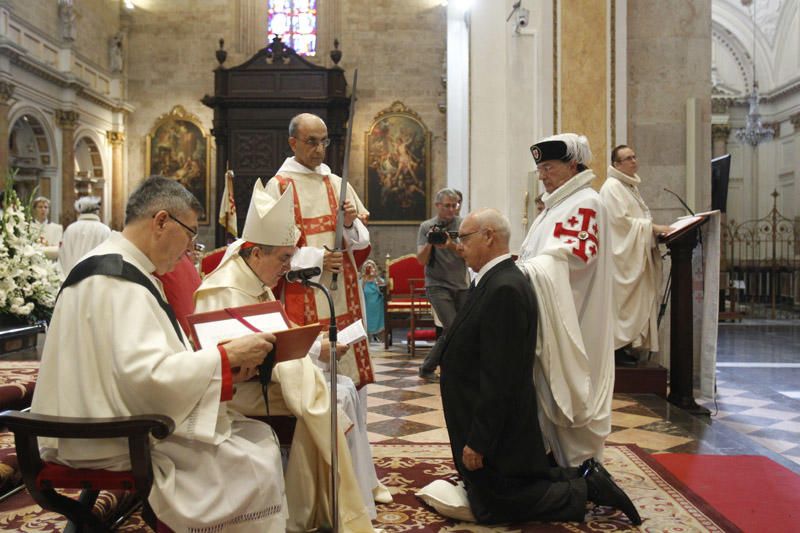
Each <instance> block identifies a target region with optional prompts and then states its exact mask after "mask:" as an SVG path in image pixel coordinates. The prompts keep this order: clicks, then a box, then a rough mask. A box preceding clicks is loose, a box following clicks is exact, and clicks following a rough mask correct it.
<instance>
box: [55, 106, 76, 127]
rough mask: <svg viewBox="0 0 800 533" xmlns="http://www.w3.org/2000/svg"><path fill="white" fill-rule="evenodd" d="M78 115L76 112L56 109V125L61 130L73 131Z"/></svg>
mask: <svg viewBox="0 0 800 533" xmlns="http://www.w3.org/2000/svg"><path fill="white" fill-rule="evenodd" d="M79 118H80V114H79V113H78V112H77V111H71V110H65V109H56V125H57V126H58V127H59V128H61V129H72V130H74V129H75V126H77V125H78V119H79Z"/></svg>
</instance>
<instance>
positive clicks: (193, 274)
mask: <svg viewBox="0 0 800 533" xmlns="http://www.w3.org/2000/svg"><path fill="white" fill-rule="evenodd" d="M156 277H157V278H158V279H160V280H161V283H162V284H163V285H164V294H165V295H166V297H167V302H169V305H170V306H171V307H172V310H173V311H175V316H176V317H177V318H178V323H180V325H181V328H183V332H184V333H186V336H187V337H188V336H189V331H190V329H189V322H187V320H186V317H187V316H189V315H191V314H192V313H194V291H196V290H197V287H199V286H200V283H202V282H203V280H202V279H200V274H199V273H198V272H197V268H196V267H195V266H194V262H193V261H192V259H191V257H189V255H188V254H185V255H184V256H183V257H182V258H181V260H180V261H178V262H177V263H176V264H175V268H174V269H172V272H167V273H166V274H160V275H159V274H156Z"/></svg>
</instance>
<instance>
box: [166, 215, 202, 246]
mask: <svg viewBox="0 0 800 533" xmlns="http://www.w3.org/2000/svg"><path fill="white" fill-rule="evenodd" d="M167 216H168V217H169V218H171V219H172V220H174V221H175V222H177V223H178V224H180V225H181V226H182V227H183V229H185V230H186V231H188V232H189V235H190V236H191V237H192V244H194V243H196V242H197V230H195V229H192V228H190V227H189V226H187V225H186V224H184V223H183V222H181V221H180V220H178V219H177V218H176V217H174V216H172V214H170V212H169V211H167Z"/></svg>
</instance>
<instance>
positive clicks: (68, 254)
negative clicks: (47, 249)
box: [58, 196, 111, 274]
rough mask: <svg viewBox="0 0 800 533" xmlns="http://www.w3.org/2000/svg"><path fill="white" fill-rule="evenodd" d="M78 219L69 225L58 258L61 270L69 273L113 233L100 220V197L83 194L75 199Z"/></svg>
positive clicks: (62, 239)
mask: <svg viewBox="0 0 800 533" xmlns="http://www.w3.org/2000/svg"><path fill="white" fill-rule="evenodd" d="M75 211H76V212H77V213H78V220H76V221H75V222H73V223H72V224H70V225H69V226H67V229H66V230H64V235H63V237H61V250H60V251H59V254H58V260H59V262H60V263H61V270H63V271H64V274H69V271H70V270H72V267H74V266H75V265H76V264H77V263H78V261H79V260H80V259H81V258H82V257H83V256H84V255H86V253H88V252H89V251H90V250H92V249H93V248H94V247H95V246H97V245H99V244H100V243H101V242H103V241H105V240H106V239H107V238H108V236H109V235H111V229H110V228H109V227H108V226H106V225H105V224H103V222H102V221H101V220H100V198H99V197H97V196H83V197H81V198H78V199H77V200H75Z"/></svg>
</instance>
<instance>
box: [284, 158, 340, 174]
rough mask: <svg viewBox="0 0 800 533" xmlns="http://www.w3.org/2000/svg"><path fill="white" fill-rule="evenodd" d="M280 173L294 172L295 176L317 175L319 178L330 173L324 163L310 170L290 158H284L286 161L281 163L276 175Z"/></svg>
mask: <svg viewBox="0 0 800 533" xmlns="http://www.w3.org/2000/svg"><path fill="white" fill-rule="evenodd" d="M281 171H284V172H295V173H297V174H319V175H320V176H327V175H329V174H330V173H331V168H330V167H329V166H328V165H326V164H325V163H322V164H321V165H320V166H318V167H317V168H314V169H310V168H308V167H307V166H305V165H303V164H302V163H300V162H299V161H297V159H295V157H294V156H292V157H287V158H286V161H284V162H283V164H282V165H281V168H279V169H278V174H280V173H281Z"/></svg>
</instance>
